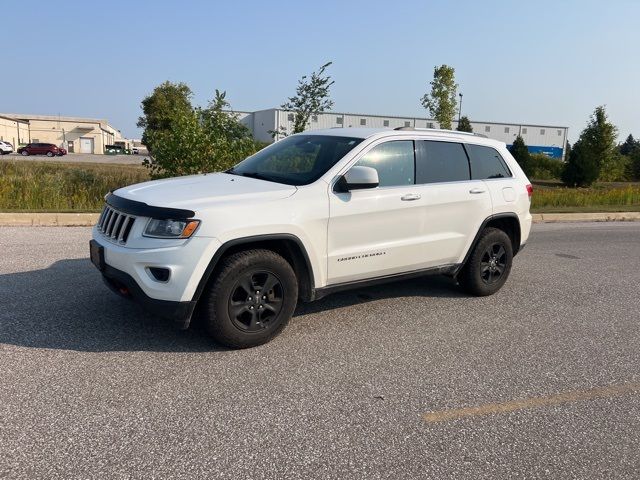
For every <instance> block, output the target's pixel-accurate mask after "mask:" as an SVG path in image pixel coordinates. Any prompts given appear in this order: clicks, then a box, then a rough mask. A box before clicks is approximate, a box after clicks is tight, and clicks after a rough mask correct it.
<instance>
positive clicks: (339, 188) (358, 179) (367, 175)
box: [334, 166, 380, 193]
mask: <svg viewBox="0 0 640 480" xmlns="http://www.w3.org/2000/svg"><path fill="white" fill-rule="evenodd" d="M379 184H380V180H379V179H378V171H377V170H376V169H375V168H372V167H362V166H355V167H351V169H350V170H349V171H348V172H347V173H345V174H344V175H343V176H342V177H340V178H339V179H338V181H337V182H336V184H335V188H334V190H335V191H336V192H342V193H344V192H349V191H351V190H361V189H364V188H376V187H377V186H378V185H379Z"/></svg>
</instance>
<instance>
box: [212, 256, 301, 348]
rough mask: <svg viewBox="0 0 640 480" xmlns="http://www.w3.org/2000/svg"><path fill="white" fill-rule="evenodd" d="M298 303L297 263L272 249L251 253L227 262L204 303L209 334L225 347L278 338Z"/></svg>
mask: <svg viewBox="0 0 640 480" xmlns="http://www.w3.org/2000/svg"><path fill="white" fill-rule="evenodd" d="M297 300H298V282H297V279H296V276H295V273H294V271H293V269H292V268H291V265H289V263H288V262H287V261H286V260H285V259H284V258H282V257H281V256H280V255H278V254H277V253H275V252H273V251H271V250H247V251H244V252H238V253H235V254H233V255H230V256H229V257H227V258H225V259H224V260H222V263H221V266H220V268H219V270H218V272H217V273H216V277H215V280H214V281H213V283H212V284H211V286H210V288H209V290H208V292H207V293H206V297H205V299H204V301H205V302H204V305H203V306H204V308H203V311H204V316H205V324H206V327H207V331H208V332H209V333H210V334H211V336H212V337H213V338H214V339H215V340H216V341H218V342H219V343H222V344H223V345H226V346H229V347H232V348H247V347H253V346H256V345H261V344H263V343H266V342H268V341H269V340H271V339H272V338H273V337H275V336H276V335H278V334H279V333H280V332H281V331H282V330H283V329H284V327H285V326H286V325H287V323H288V322H289V320H290V318H291V316H292V315H293V311H294V309H295V307H296V303H297Z"/></svg>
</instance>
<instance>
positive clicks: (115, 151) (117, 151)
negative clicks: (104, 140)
mask: <svg viewBox="0 0 640 480" xmlns="http://www.w3.org/2000/svg"><path fill="white" fill-rule="evenodd" d="M104 153H106V154H107V155H121V154H123V153H125V151H124V147H122V146H120V145H105V146H104Z"/></svg>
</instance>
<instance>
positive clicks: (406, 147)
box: [356, 140, 415, 187]
mask: <svg viewBox="0 0 640 480" xmlns="http://www.w3.org/2000/svg"><path fill="white" fill-rule="evenodd" d="M356 165H360V166H363V167H373V168H375V169H376V170H377V171H378V179H379V181H380V185H379V186H380V187H395V186H399V185H413V184H414V180H415V165H414V155H413V141H412V140H397V141H392V142H386V143H382V144H380V145H378V146H376V147H374V148H372V149H371V150H369V151H368V152H367V153H366V154H365V155H364V156H363V157H362V158H361V159H360V160H358V162H357V163H356Z"/></svg>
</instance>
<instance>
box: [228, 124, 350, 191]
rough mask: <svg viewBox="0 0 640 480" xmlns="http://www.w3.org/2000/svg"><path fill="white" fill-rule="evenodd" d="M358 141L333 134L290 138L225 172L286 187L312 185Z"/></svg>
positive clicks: (272, 145) (293, 136)
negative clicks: (283, 184)
mask: <svg viewBox="0 0 640 480" xmlns="http://www.w3.org/2000/svg"><path fill="white" fill-rule="evenodd" d="M360 142H362V139H361V138H351V137H339V136H337V135H336V136H334V135H292V136H291V137H287V138H285V139H283V140H280V141H279V142H276V143H273V144H271V145H269V146H268V147H267V148H265V149H263V150H260V151H259V152H258V153H256V154H255V155H252V156H251V157H249V158H247V159H246V160H243V161H242V162H240V163H239V164H238V165H236V166H235V167H233V168H232V169H230V170H227V173H232V174H235V175H243V176H246V177H256V178H261V179H263V180H268V181H272V182H278V183H285V184H288V185H307V184H309V183H311V182H315V181H316V180H317V179H318V178H320V177H321V176H322V175H324V174H325V173H326V172H327V170H329V169H330V168H331V167H333V166H334V165H335V164H336V162H337V161H338V160H340V159H341V158H342V157H344V156H345V155H346V154H347V153H348V152H349V151H350V150H351V149H352V148H353V147H355V146H356V145H358V144H359V143H360Z"/></svg>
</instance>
